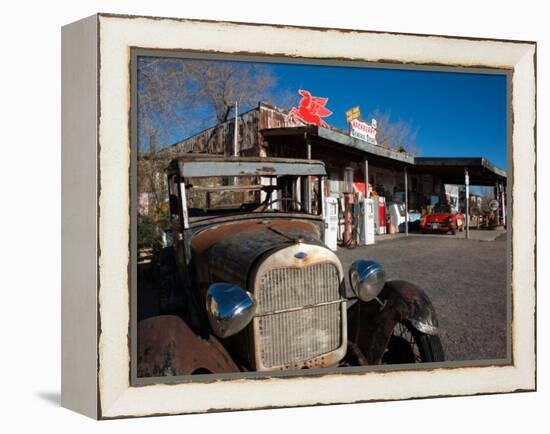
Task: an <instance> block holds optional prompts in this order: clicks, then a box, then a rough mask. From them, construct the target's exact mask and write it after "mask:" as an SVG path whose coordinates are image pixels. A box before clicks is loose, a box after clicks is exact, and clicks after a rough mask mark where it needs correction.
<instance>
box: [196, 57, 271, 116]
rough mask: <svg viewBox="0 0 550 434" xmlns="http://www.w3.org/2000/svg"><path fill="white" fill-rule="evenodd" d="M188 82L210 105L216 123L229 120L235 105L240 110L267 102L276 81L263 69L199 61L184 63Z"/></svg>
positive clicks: (258, 66) (245, 65) (255, 66)
mask: <svg viewBox="0 0 550 434" xmlns="http://www.w3.org/2000/svg"><path fill="white" fill-rule="evenodd" d="M185 68H186V70H187V71H189V76H190V78H191V79H192V80H193V81H194V82H195V83H196V84H197V85H198V94H199V96H201V97H203V98H204V101H203V102H204V103H206V104H207V105H210V106H211V107H212V108H213V110H214V113H215V116H216V119H217V121H218V122H225V121H227V120H228V119H229V116H230V114H231V111H232V109H233V108H234V106H235V103H238V104H239V106H241V107H249V106H253V105H255V104H257V103H258V102H259V101H260V100H261V99H262V98H266V97H268V98H270V97H272V94H271V93H270V91H271V89H272V88H273V86H274V85H275V82H276V79H275V77H274V76H273V75H272V73H271V72H270V71H269V70H268V69H267V68H266V67H265V66H264V65H258V64H253V63H239V62H220V61H200V62H186V64H185Z"/></svg>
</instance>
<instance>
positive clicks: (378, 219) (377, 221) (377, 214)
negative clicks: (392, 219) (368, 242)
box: [374, 196, 386, 235]
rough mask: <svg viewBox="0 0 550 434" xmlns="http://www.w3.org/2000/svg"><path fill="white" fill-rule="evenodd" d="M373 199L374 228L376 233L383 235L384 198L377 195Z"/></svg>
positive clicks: (384, 223)
mask: <svg viewBox="0 0 550 434" xmlns="http://www.w3.org/2000/svg"><path fill="white" fill-rule="evenodd" d="M374 200H375V201H376V202H375V204H374V230H375V232H376V235H383V234H385V233H386V198H385V197H383V196H378V197H377V198H375V199H374Z"/></svg>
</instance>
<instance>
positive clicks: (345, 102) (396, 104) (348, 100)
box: [272, 64, 506, 169]
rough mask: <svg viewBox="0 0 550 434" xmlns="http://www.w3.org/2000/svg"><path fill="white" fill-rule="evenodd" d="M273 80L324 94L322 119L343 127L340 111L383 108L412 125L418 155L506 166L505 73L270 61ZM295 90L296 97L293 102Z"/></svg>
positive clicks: (394, 118) (393, 116) (367, 110)
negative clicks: (325, 112) (480, 160)
mask: <svg viewBox="0 0 550 434" xmlns="http://www.w3.org/2000/svg"><path fill="white" fill-rule="evenodd" d="M272 71H273V73H274V74H275V75H276V76H277V77H279V81H278V85H279V86H281V87H285V88H288V87H290V88H295V89H300V88H304V89H307V90H309V91H310V92H311V93H312V94H313V95H315V96H323V97H328V98H329V101H328V103H327V108H329V109H330V110H332V111H333V114H332V115H331V116H330V117H327V118H325V120H326V121H327V122H328V123H329V124H330V125H333V126H335V127H338V128H342V129H346V128H347V126H346V119H345V111H346V110H347V109H349V108H350V107H353V106H355V105H359V106H360V108H361V113H362V114H364V115H365V116H366V115H367V114H368V113H370V112H373V111H375V110H376V109H378V110H380V111H381V112H386V111H389V112H390V113H391V118H390V121H392V120H393V121H396V120H398V119H402V120H404V121H406V122H410V123H411V124H412V125H413V128H414V129H417V130H418V133H417V136H416V145H417V146H418V148H420V152H421V155H422V156H426V157H428V156H434V157H485V158H487V159H489V160H490V161H492V162H493V163H494V164H496V165H497V166H498V167H501V168H503V169H506V76H505V75H500V74H499V75H494V74H465V73H455V72H427V71H411V70H397V69H375V68H348V67H327V66H305V65H282V64H278V65H273V66H272ZM298 101H299V95H297V97H296V103H298Z"/></svg>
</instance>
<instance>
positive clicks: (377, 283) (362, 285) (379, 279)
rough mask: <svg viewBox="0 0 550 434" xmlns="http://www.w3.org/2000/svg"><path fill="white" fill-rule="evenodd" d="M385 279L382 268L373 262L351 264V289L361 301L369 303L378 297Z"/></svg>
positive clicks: (362, 261)
mask: <svg viewBox="0 0 550 434" xmlns="http://www.w3.org/2000/svg"><path fill="white" fill-rule="evenodd" d="M385 279H386V272H385V271H384V267H383V266H382V265H380V264H379V263H378V262H375V261H368V260H365V259H360V260H359V261H355V262H354V263H353V264H351V267H350V269H349V281H350V283H351V288H352V289H353V292H355V295H357V297H358V298H359V299H360V300H362V301H371V300H374V299H375V298H376V297H378V294H380V291H382V288H383V287H384V283H385Z"/></svg>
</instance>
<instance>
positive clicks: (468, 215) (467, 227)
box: [464, 169, 470, 239]
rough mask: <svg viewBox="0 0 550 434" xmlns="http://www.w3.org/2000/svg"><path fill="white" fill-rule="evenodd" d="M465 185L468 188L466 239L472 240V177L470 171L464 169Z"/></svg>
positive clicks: (465, 223) (465, 224)
mask: <svg viewBox="0 0 550 434" xmlns="http://www.w3.org/2000/svg"><path fill="white" fill-rule="evenodd" d="M464 185H465V186H466V200H465V202H466V205H465V206H466V221H465V222H464V226H465V227H466V239H469V238H470V175H469V174H468V169H464Z"/></svg>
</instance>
